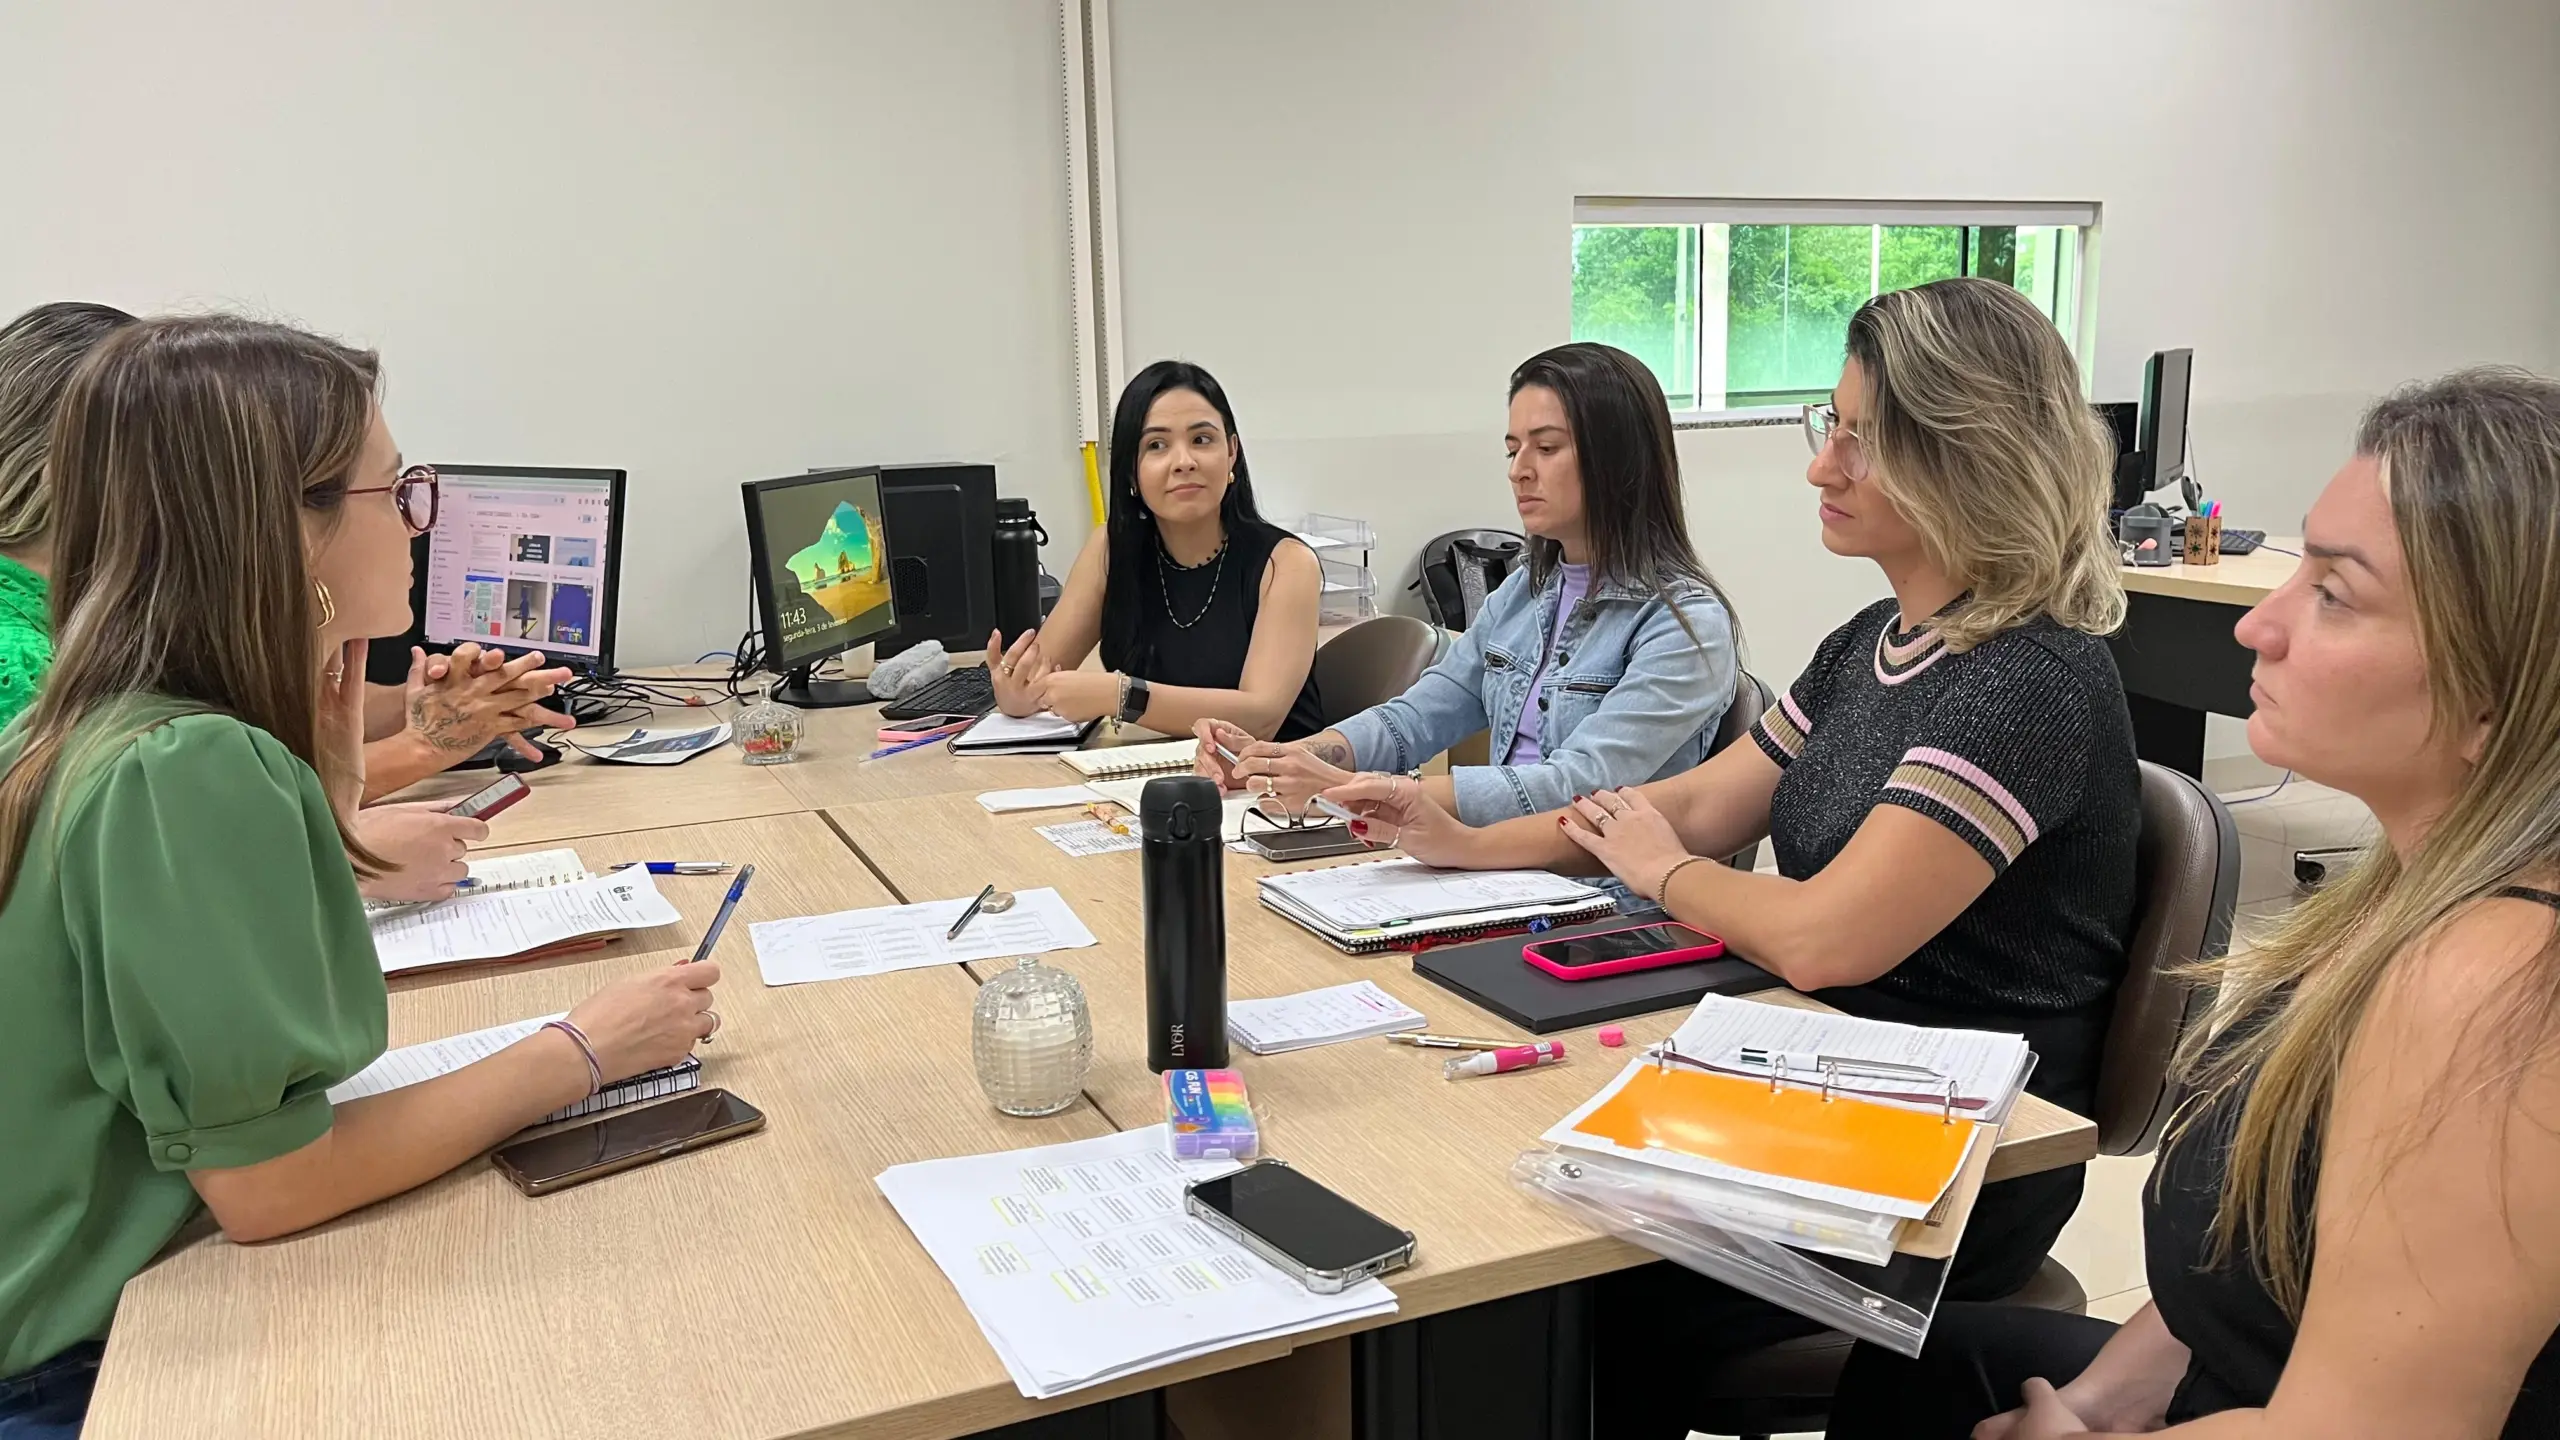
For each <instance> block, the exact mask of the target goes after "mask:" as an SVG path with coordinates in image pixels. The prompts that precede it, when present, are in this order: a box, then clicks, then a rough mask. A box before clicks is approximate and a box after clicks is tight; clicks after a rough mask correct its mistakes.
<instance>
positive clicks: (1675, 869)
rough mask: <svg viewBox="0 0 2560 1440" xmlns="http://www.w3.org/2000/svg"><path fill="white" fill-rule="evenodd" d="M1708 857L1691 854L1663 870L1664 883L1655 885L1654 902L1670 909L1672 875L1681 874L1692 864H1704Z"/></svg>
mask: <svg viewBox="0 0 2560 1440" xmlns="http://www.w3.org/2000/svg"><path fill="white" fill-rule="evenodd" d="M1706 859H1707V857H1706V856H1704V855H1690V856H1686V857H1684V858H1683V859H1681V861H1680V862H1679V863H1678V864H1676V865H1673V866H1672V867H1671V868H1670V869H1668V870H1665V871H1663V872H1662V883H1661V884H1659V885H1656V886H1654V887H1653V903H1654V904H1656V905H1659V906H1661V907H1662V908H1663V909H1665V910H1668V909H1670V908H1671V877H1672V876H1674V875H1677V874H1679V873H1680V872H1681V871H1683V870H1686V869H1688V868H1689V867H1690V866H1692V865H1699V864H1704V863H1705V861H1706Z"/></svg>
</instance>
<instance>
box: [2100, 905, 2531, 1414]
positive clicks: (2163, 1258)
mask: <svg viewBox="0 0 2560 1440" xmlns="http://www.w3.org/2000/svg"><path fill="white" fill-rule="evenodd" d="M2498 895H2499V897H2500V898H2502V899H2510V900H2531V901H2535V902H2537V903H2540V904H2544V905H2549V906H2551V907H2552V908H2553V909H2555V910H2560V895H2555V894H2553V893H2551V892H2550V891H2547V890H2528V889H2524V888H2522V887H2511V888H2509V889H2505V890H2501V891H2499V892H2498ZM2245 1093H2246V1092H2245V1089H2243V1090H2236V1091H2234V1092H2232V1094H2231V1095H2229V1096H2227V1097H2225V1099H2224V1100H2223V1102H2222V1103H2220V1104H2219V1105H2217V1106H2216V1107H2215V1109H2214V1111H2213V1112H2212V1113H2209V1114H2207V1115H2205V1116H2202V1117H2200V1118H2199V1119H2198V1120H2197V1121H2196V1123H2194V1124H2193V1125H2191V1126H2189V1127H2188V1128H2187V1130H2186V1132H2185V1133H2184V1134H2182V1135H2181V1136H2180V1137H2179V1138H2178V1142H2177V1143H2176V1144H2175V1145H2173V1146H2171V1147H2169V1148H2168V1149H2167V1150H2165V1151H2163V1152H2162V1154H2161V1156H2160V1175H2159V1177H2158V1180H2157V1182H2156V1183H2155V1184H2154V1185H2152V1186H2149V1187H2146V1188H2145V1189H2144V1191H2143V1197H2142V1235H2143V1269H2144V1271H2145V1278H2147V1279H2148V1280H2149V1281H2150V1282H2151V1300H2152V1303H2153V1304H2155V1305H2158V1306H2159V1307H2160V1319H2161V1320H2162V1322H2163V1323H2165V1324H2166V1325H2167V1326H2168V1327H2169V1333H2170V1334H2172V1335H2174V1336H2176V1337H2177V1338H2178V1340H2179V1342H2180V1343H2181V1344H2184V1345H2185V1346H2186V1347H2187V1349H2188V1351H2189V1352H2190V1353H2189V1357H2188V1361H2187V1374H2186V1378H2185V1379H2183V1380H2181V1381H2179V1382H2178V1392H2177V1394H2176V1395H2175V1396H2174V1397H2172V1398H2171V1399H2170V1401H2169V1417H2168V1420H2169V1423H2170V1424H2172V1425H2177V1424H2181V1423H2183V1422H2185V1421H2188V1420H2194V1419H2197V1418H2199V1417H2202V1416H2206V1415H2213V1414H2217V1413H2219V1412H2221V1411H2224V1410H2243V1409H2250V1408H2254V1407H2260V1406H2264V1405H2265V1404H2266V1403H2267V1401H2268V1399H2269V1398H2270V1397H2271V1396H2273V1395H2274V1394H2275V1390H2276V1380H2277V1378H2278V1377H2279V1376H2281V1375H2283V1373H2284V1364H2285V1360H2286V1358H2287V1357H2288V1356H2290V1355H2291V1354H2292V1353H2293V1334H2294V1329H2293V1322H2292V1321H2290V1320H2287V1319H2286V1318H2285V1314H2284V1310H2283V1308H2282V1307H2280V1306H2279V1305H2277V1304H2276V1299H2275V1296H2274V1295H2272V1294H2270V1293H2269V1292H2268V1290H2267V1288H2266V1286H2265V1284H2264V1283H2263V1282H2261V1281H2260V1280H2259V1278H2258V1272H2257V1252H2256V1250H2255V1248H2254V1247H2252V1246H2251V1245H2249V1244H2248V1242H2247V1240H2246V1238H2245V1237H2242V1238H2241V1239H2240V1240H2238V1241H2237V1243H2235V1244H2233V1246H2232V1247H2231V1252H2230V1254H2229V1255H2228V1256H2226V1257H2225V1258H2224V1260H2223V1261H2222V1263H2221V1264H2219V1265H2213V1266H2211V1267H2210V1268H2208V1264H2207V1261H2206V1258H2205V1257H2206V1254H2207V1247H2208V1244H2209V1241H2210V1239H2211V1236H2212V1232H2213V1217H2214V1211H2215V1209H2216V1207H2217V1206H2219V1204H2220V1203H2221V1199H2222V1177H2223V1171H2224V1166H2225V1164H2226V1162H2227V1159H2228V1156H2229V1153H2230V1146H2231V1133H2232V1127H2233V1126H2234V1125H2236V1124H2237V1123H2238V1118H2239V1112H2240V1101H2241V1099H2242V1098H2243V1096H2244V1095H2245ZM2303 1150H2304V1157H2303V1158H2304V1161H2305V1164H2304V1167H2303V1170H2302V1175H2303V1177H2304V1178H2303V1184H2302V1194H2301V1211H2300V1213H2302V1214H2303V1215H2306V1216H2307V1215H2309V1214H2310V1213H2311V1202H2312V1199H2313V1196H2314V1193H2315V1191H2316V1189H2317V1186H2318V1183H2319V1159H2320V1157H2319V1140H2318V1137H2316V1136H2314V1137H2310V1138H2308V1139H2306V1140H2305V1142H2304V1144H2303ZM2499 1433H2500V1434H2501V1435H2502V1436H2505V1437H2508V1440H2525V1437H2529V1436H2553V1435H2560V1336H2555V1337H2554V1338H2553V1339H2551V1340H2548V1341H2546V1342H2544V1344H2543V1347H2542V1353H2541V1354H2539V1355H2537V1356H2535V1357H2534V1361H2533V1364H2532V1365H2531V1366H2530V1367H2529V1368H2527V1369H2526V1371H2525V1376H2524V1388H2523V1389H2522V1390H2521V1391H2519V1392H2518V1393H2517V1395H2516V1403H2515V1407H2514V1408H2513V1409H2512V1410H2510V1411H2508V1412H2507V1424H2506V1428H2505V1429H2504V1430H2502V1431H2500V1432H2499Z"/></svg>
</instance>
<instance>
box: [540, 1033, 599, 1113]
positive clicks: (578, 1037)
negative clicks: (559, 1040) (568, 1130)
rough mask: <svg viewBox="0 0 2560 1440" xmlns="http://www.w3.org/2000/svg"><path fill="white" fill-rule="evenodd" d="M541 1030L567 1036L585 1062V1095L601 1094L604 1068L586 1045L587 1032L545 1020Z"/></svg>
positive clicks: (589, 1045) (594, 1052) (592, 1050)
mask: <svg viewBox="0 0 2560 1440" xmlns="http://www.w3.org/2000/svg"><path fill="white" fill-rule="evenodd" d="M542 1028H543V1029H545V1030H557V1031H559V1032H560V1033H561V1034H563V1035H566V1036H568V1037H569V1039H570V1040H571V1042H572V1043H574V1044H576V1045H577V1047H578V1053H579V1054H580V1055H583V1056H585V1057H586V1060H587V1093H588V1094H589V1095H596V1094H600V1093H602V1092H603V1090H604V1066H603V1064H602V1063H601V1062H599V1061H598V1060H597V1059H596V1047H595V1046H593V1045H591V1044H589V1043H587V1032H585V1031H584V1030H581V1029H579V1028H578V1027H577V1026H575V1025H572V1024H570V1023H569V1022H568V1021H566V1020H546V1021H544V1022H543V1023H542Z"/></svg>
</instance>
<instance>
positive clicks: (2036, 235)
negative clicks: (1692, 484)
mask: <svg viewBox="0 0 2560 1440" xmlns="http://www.w3.org/2000/svg"><path fill="white" fill-rule="evenodd" d="M1574 221H1575V223H1574V227H1573V338H1574V339H1576V340H1597V341H1600V342H1602V343H1604V344H1609V345H1615V346H1617V347H1619V348H1620V349H1622V350H1626V351H1628V352H1629V353H1631V354H1633V355H1635V356H1636V357H1637V358H1639V359H1641V360H1643V361H1644V362H1645V364H1646V365H1648V366H1650V367H1652V370H1653V373H1654V376H1655V378H1657V379H1659V380H1660V381H1661V382H1662V390H1663V393H1664V395H1666V396H1667V397H1669V399H1670V401H1671V408H1672V410H1673V411H1675V412H1683V411H1686V412H1700V411H1704V412H1727V413H1730V412H1745V413H1747V412H1750V411H1753V410H1755V409H1763V408H1765V407H1779V408H1784V409H1792V408H1793V407H1795V406H1798V405H1802V404H1804V403H1806V402H1808V401H1815V400H1820V399H1823V398H1825V397H1826V396H1828V395H1829V394H1830V393H1831V387H1832V384H1833V383H1834V382H1835V381H1837V380H1838V379H1839V378H1840V360H1841V356H1842V354H1843V353H1844V347H1845V343H1846V340H1847V336H1848V331H1849V317H1850V316H1851V315H1852V314H1854V313H1856V311H1857V309H1858V307H1859V306H1860V305H1863V304H1865V303H1866V302H1867V301H1868V299H1869V298H1871V297H1873V296H1876V295H1880V294H1882V293H1884V292H1885V291H1888V290H1900V289H1905V288H1907V287H1909V286H1913V285H1923V284H1926V283H1928V282H1929V281H1932V280H1943V279H1947V278H1949V277H1951V276H1957V275H1978V276H1982V277H1984V278H1986V279H1991V280H1997V281H2000V282H2001V283H2002V284H2006V285H2013V286H2015V287H2017V289H2018V290H2019V291H2020V292H2021V293H2023V294H2024V295H2026V296H2027V297H2028V298H2029V299H2031V300H2033V301H2034V302H2035V304H2036V308H2037V309H2039V310H2042V311H2043V312H2044V313H2045V314H2046V316H2047V317H2049V318H2050V319H2052V321H2053V322H2054V324H2055V325H2056V326H2057V327H2058V328H2060V330H2061V331H2062V336H2063V339H2064V340H2066V341H2068V342H2069V343H2070V344H2071V346H2072V348H2073V349H2074V350H2075V351H2077V350H2078V349H2079V348H2080V336H2081V333H2082V332H2083V330H2084V329H2085V328H2086V325H2087V321H2088V317H2087V316H2086V315H2085V314H2084V313H2083V308H2082V307H2083V296H2082V287H2081V277H2082V275H2083V273H2084V272H2085V270H2086V268H2087V262H2088V255H2087V249H2088V246H2089V241H2090V238H2091V234H2092V232H2093V230H2094V229H2095V226H2096V223H2097V207H2095V206H2093V205H1999V206H1984V205H1929V204H1917V203H1903V202H1890V203H1883V202H1880V203H1874V204H1865V205H1859V204H1847V203H1834V202H1804V201H1679V200H1592V199H1585V200H1581V201H1577V202H1576V204H1575V206H1574ZM1737 418H1738V417H1737Z"/></svg>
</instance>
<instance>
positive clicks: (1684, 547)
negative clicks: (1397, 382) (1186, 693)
mask: <svg viewBox="0 0 2560 1440" xmlns="http://www.w3.org/2000/svg"><path fill="white" fill-rule="evenodd" d="M1503 443H1504V446H1505V448H1507V449H1508V450H1509V451H1510V454H1511V500H1512V505H1513V507H1514V508H1515V509H1516V510H1517V511H1518V513H1519V516H1520V528H1521V529H1523V530H1525V531H1527V532H1528V534H1529V563H1528V565H1527V566H1526V567H1525V568H1523V569H1520V570H1517V571H1514V572H1513V573H1512V574H1511V575H1510V576H1509V577H1508V578H1506V579H1505V580H1504V581H1503V582H1502V584H1501V586H1500V587H1498V588H1497V589H1495V591H1494V592H1493V594H1491V595H1490V596H1487V597H1486V599H1485V605H1484V610H1483V613H1481V614H1480V615H1479V616H1478V617H1477V619H1476V623H1475V624H1474V625H1472V626H1470V627H1469V628H1468V629H1467V631H1466V633H1465V634H1463V635H1460V636H1459V637H1458V642H1457V644H1456V645H1455V646H1453V647H1451V649H1450V651H1449V653H1448V654H1447V655H1446V656H1444V657H1443V658H1442V659H1441V661H1440V663H1439V664H1437V665H1434V666H1432V667H1431V669H1429V670H1428V671H1426V672H1424V673H1423V676H1422V678H1421V679H1419V680H1417V681H1415V682H1414V684H1413V688H1411V689H1409V690H1407V691H1406V692H1405V693H1404V694H1402V695H1400V696H1398V697H1397V698H1395V699H1393V700H1390V701H1388V702H1387V703H1385V704H1383V705H1379V706H1375V707H1373V708H1371V709H1369V710H1366V711H1363V712H1361V713H1360V714H1358V715H1354V716H1352V717H1351V718H1350V719H1348V720H1346V721H1344V722H1343V723H1342V724H1340V725H1339V726H1336V727H1335V728H1333V729H1331V730H1327V731H1325V732H1324V733H1323V734H1321V735H1317V736H1314V737H1312V738H1310V739H1307V740H1304V741H1301V742H1299V743H1297V744H1294V745H1288V744H1276V745H1275V744H1263V743H1256V737H1255V736H1253V735H1250V734H1246V733H1244V731H1245V730H1247V729H1249V728H1250V727H1248V726H1245V725H1242V724H1240V723H1237V722H1238V720H1239V717H1236V716H1225V717H1222V718H1221V719H1220V720H1214V721H1207V722H1204V723H1203V724H1202V725H1201V726H1200V727H1199V728H1198V729H1197V731H1196V732H1195V733H1196V734H1198V735H1199V737H1200V738H1201V740H1202V742H1203V743H1202V745H1201V746H1200V762H1199V765H1200V770H1201V773H1203V774H1206V775H1208V776H1210V777H1211V778H1213V779H1215V780H1217V781H1219V782H1220V783H1221V784H1222V785H1225V786H1227V787H1228V788H1230V789H1236V788H1244V789H1252V790H1256V791H1259V792H1261V793H1263V794H1265V795H1267V796H1271V797H1275V798H1276V799H1278V800H1279V801H1280V802H1282V803H1284V804H1286V805H1288V806H1289V807H1291V808H1292V809H1297V808H1303V807H1304V806H1305V805H1306V803H1307V799H1308V797H1309V796H1312V795H1314V794H1315V793H1316V792H1317V791H1320V790H1324V789H1327V788H1329V787H1331V786H1334V785H1339V784H1341V783H1343V782H1344V781H1347V780H1349V779H1350V778H1351V773H1352V772H1353V771H1361V770H1382V771H1390V772H1402V771H1408V770H1411V769H1413V768H1414V767H1416V766H1418V765H1420V764H1421V763H1422V762H1423V761H1425V760H1428V759H1430V758H1431V757H1432V756H1434V755H1438V754H1440V753H1441V752H1442V751H1444V750H1447V749H1448V748H1449V747H1450V746H1451V745H1453V744H1456V743H1457V742H1458V741H1460V740H1463V739H1465V738H1466V737H1468V736H1470V735H1473V734H1475V733H1476V732H1478V731H1480V730H1489V731H1490V732H1491V733H1492V749H1491V752H1490V753H1491V758H1492V760H1493V763H1492V764H1490V765H1470V766H1460V767H1458V768H1456V769H1453V770H1451V771H1450V773H1448V774H1447V775H1435V776H1432V777H1430V778H1428V779H1426V780H1424V781H1422V782H1421V783H1422V785H1423V786H1424V787H1425V788H1426V789H1427V790H1428V791H1429V792H1430V793H1431V794H1432V795H1433V796H1434V797H1435V798H1436V799H1437V800H1438V801H1439V802H1440V804H1442V805H1443V806H1446V807H1448V808H1450V809H1452V810H1454V811H1455V812H1456V813H1457V814H1458V815H1459V816H1460V817H1461V818H1463V819H1465V820H1466V821H1467V822H1468V823H1470V824H1478V825H1482V824H1490V823H1492V822H1494V821H1496V820H1504V819H1509V818H1511V817H1513V816H1516V815H1532V814H1536V813H1537V812H1538V811H1541V810H1552V809H1554V808H1555V807H1557V806H1559V805H1562V804H1564V803H1565V802H1566V801H1567V800H1570V799H1572V798H1573V797H1574V796H1576V795H1584V794H1589V793H1590V792H1592V791H1594V790H1598V789H1602V788H1604V787H1607V786H1612V785H1634V784H1638V783H1641V782H1643V781H1646V780H1654V779H1660V778H1662V777H1664V776H1669V775H1677V774H1679V773H1680V772H1682V771H1684V770H1687V769H1688V768H1690V767H1691V766H1693V765H1696V764H1697V763H1698V762H1699V761H1701V760H1704V759H1705V758H1706V756H1707V747H1708V745H1709V743H1710V742H1712V741H1713V740H1714V738H1715V733H1716V726H1717V724H1718V723H1719V722H1720V721H1722V720H1723V718H1724V712H1725V707H1726V706H1727V705H1728V704H1730V703H1731V701H1732V699H1733V686H1734V677H1735V664H1736V662H1735V658H1734V625H1733V619H1732V615H1731V612H1730V611H1729V610H1728V609H1727V608H1726V606H1725V603H1724V597H1723V594H1722V592H1720V591H1719V590H1717V588H1716V583H1715V581H1714V580H1713V579H1712V578H1711V577H1709V575H1708V574H1707V567H1706V566H1705V565H1703V564H1701V563H1699V560H1698V555H1697V552H1696V551H1695V550H1694V549H1692V548H1690V545H1689V527H1688V521H1687V519H1686V518H1685V516H1684V515H1683V514H1682V510H1681V503H1680V459H1679V456H1678V454H1677V453H1675V452H1674V450H1673V449H1672V442H1671V411H1670V408H1669V406H1668V405H1667V404H1666V403H1665V402H1664V400H1663V398H1662V387H1661V386H1660V385H1658V384H1656V383H1655V381H1654V378H1653V373H1652V372H1651V371H1649V370H1647V369H1645V368H1644V363H1643V362H1642V361H1639V360H1638V359H1636V358H1635V357H1634V356H1632V355H1629V354H1628V353H1627V352H1625V351H1623V350H1617V349H1612V348H1611V347H1609V346H1606V345H1593V344H1587V343H1578V344H1573V345H1560V346H1557V347H1556V348H1555V349H1553V350H1548V351H1545V352H1543V353H1540V354H1537V355H1533V356H1531V357H1530V358H1529V359H1528V361H1527V362H1526V363H1524V364H1522V365H1521V367H1520V368H1519V369H1518V370H1515V371H1513V372H1512V375H1511V414H1510V430H1509V433H1508V434H1507V435H1506V436H1505V437H1504V441H1503ZM1219 747H1224V748H1225V749H1226V750H1227V751H1229V752H1230V753H1234V754H1236V755H1237V756H1238V762H1237V763H1236V764H1234V765H1229V764H1227V763H1226V762H1225V760H1224V759H1222V758H1221V757H1220V755H1219V753H1218V751H1219Z"/></svg>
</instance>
